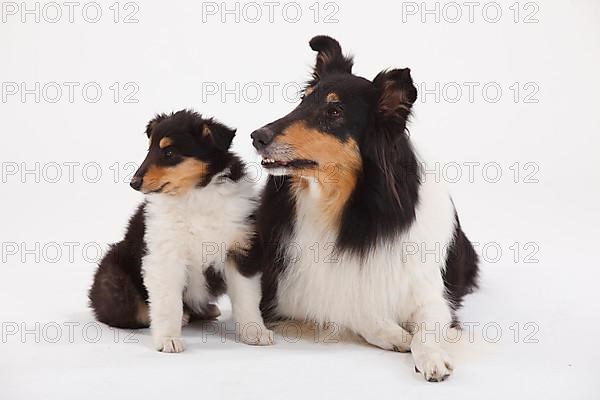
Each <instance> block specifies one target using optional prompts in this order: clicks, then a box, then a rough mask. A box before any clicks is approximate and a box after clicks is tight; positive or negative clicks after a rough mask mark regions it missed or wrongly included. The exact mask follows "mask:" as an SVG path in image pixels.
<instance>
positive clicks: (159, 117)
mask: <svg viewBox="0 0 600 400" xmlns="http://www.w3.org/2000/svg"><path fill="white" fill-rule="evenodd" d="M167 117H168V116H167V114H156V115H155V116H154V118H153V119H151V120H150V121H149V122H148V124H147V125H146V136H148V138H150V136H152V130H153V129H154V127H155V126H156V125H158V123H159V122H160V121H162V120H163V119H165V118H167Z"/></svg>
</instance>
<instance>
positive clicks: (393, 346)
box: [358, 319, 412, 353]
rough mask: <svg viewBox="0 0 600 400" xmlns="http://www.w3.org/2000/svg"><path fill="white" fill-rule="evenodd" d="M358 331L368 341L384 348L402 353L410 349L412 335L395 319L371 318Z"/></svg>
mask: <svg viewBox="0 0 600 400" xmlns="http://www.w3.org/2000/svg"><path fill="white" fill-rule="evenodd" d="M358 333H359V334H360V335H361V336H362V337H363V339H365V340H366V341H367V342H368V343H370V344H372V345H373V346H377V347H380V348H382V349H384V350H391V351H399V352H402V353H406V352H409V351H410V343H411V340H412V335H411V334H410V333H408V331H406V330H405V329H404V328H402V327H401V326H400V325H399V324H398V323H396V322H395V321H391V320H387V319H384V320H372V321H369V322H368V323H366V324H364V326H362V327H361V329H359V331H358Z"/></svg>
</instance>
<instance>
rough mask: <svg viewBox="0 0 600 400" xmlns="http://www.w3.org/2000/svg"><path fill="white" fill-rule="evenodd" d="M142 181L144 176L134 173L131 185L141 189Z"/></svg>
mask: <svg viewBox="0 0 600 400" xmlns="http://www.w3.org/2000/svg"><path fill="white" fill-rule="evenodd" d="M142 181H143V178H142V177H141V176H136V175H134V176H133V178H131V182H129V186H131V187H132V188H134V189H135V190H140V188H141V187H142Z"/></svg>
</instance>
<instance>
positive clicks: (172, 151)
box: [163, 146, 175, 160]
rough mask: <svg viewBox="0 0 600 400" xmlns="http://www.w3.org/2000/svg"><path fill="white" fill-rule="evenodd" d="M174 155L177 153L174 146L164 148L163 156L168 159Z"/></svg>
mask: <svg viewBox="0 0 600 400" xmlns="http://www.w3.org/2000/svg"><path fill="white" fill-rule="evenodd" d="M174 155H175V149H174V148H173V146H170V147H167V148H165V149H164V150H163V157H164V158H166V159H167V160H168V159H169V158H173V156H174Z"/></svg>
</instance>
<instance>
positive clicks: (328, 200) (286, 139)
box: [275, 122, 362, 223]
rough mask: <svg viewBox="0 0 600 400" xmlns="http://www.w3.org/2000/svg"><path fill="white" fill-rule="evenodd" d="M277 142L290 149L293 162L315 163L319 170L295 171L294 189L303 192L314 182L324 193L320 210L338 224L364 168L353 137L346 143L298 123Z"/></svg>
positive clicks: (305, 169)
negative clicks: (359, 173) (295, 160)
mask: <svg viewBox="0 0 600 400" xmlns="http://www.w3.org/2000/svg"><path fill="white" fill-rule="evenodd" d="M275 142H276V143H279V144H283V145H288V146H290V147H291V150H292V152H293V155H292V156H291V158H294V159H306V160H312V161H316V162H317V163H318V164H319V165H318V167H316V168H303V169H298V170H294V172H295V173H296V174H295V176H294V177H293V179H292V183H293V187H294V188H295V189H296V190H297V191H298V192H300V191H303V190H305V189H307V188H308V187H309V184H308V182H309V180H311V179H315V180H316V182H317V183H318V185H319V187H320V190H321V196H320V199H321V209H322V210H323V213H324V218H326V219H327V220H328V221H329V222H330V223H337V222H338V221H339V218H340V216H341V211H342V210H343V208H344V205H345V204H346V201H347V200H348V198H349V197H350V195H351V194H352V191H353V190H354V187H355V186H356V180H357V174H358V172H359V171H360V169H361V167H362V161H361V158H360V153H359V150H358V145H357V143H356V141H354V139H352V138H350V139H348V140H346V141H345V142H342V141H341V140H339V139H337V138H335V137H333V136H331V135H329V134H327V133H323V132H320V131H318V130H316V129H311V128H308V127H306V125H305V124H304V123H303V122H296V123H294V124H292V125H290V126H289V127H288V128H286V130H285V131H283V133H282V134H281V135H278V136H276V137H275Z"/></svg>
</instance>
